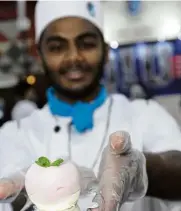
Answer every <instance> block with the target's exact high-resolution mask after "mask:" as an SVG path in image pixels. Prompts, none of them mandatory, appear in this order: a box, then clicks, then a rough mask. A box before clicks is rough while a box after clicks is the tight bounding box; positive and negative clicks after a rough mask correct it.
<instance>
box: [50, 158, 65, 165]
mask: <svg viewBox="0 0 181 211" xmlns="http://www.w3.org/2000/svg"><path fill="white" fill-rule="evenodd" d="M63 162H64V160H63V159H61V158H60V159H58V160H55V161H54V162H53V163H51V166H60V164H61V163H63Z"/></svg>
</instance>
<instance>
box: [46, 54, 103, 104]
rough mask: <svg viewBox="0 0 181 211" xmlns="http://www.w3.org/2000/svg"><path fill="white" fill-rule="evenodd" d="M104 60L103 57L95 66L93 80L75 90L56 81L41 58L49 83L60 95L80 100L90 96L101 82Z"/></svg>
mask: <svg viewBox="0 0 181 211" xmlns="http://www.w3.org/2000/svg"><path fill="white" fill-rule="evenodd" d="M104 61H105V60H104V58H103V59H102V60H101V62H100V63H99V64H98V65H97V67H96V69H97V72H96V74H95V75H94V79H93V81H92V82H91V83H90V84H89V85H88V86H86V87H84V88H83V89H77V90H71V89H67V88H64V87H63V86H61V85H59V84H58V83H56V81H55V79H54V77H53V73H52V71H51V70H50V69H49V68H48V66H47V65H46V62H45V60H43V68H44V71H45V74H46V76H47V77H48V80H49V85H50V86H52V87H53V88H54V89H55V91H56V92H57V93H58V94H59V95H60V96H65V97H66V98H70V99H72V100H81V99H84V98H87V97H89V96H91V95H92V94H93V93H95V92H96V91H97V89H98V88H99V86H100V84H101V79H102V77H103V75H104V63H105V62H104Z"/></svg>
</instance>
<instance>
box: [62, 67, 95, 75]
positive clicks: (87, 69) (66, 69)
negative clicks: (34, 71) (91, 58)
mask: <svg viewBox="0 0 181 211" xmlns="http://www.w3.org/2000/svg"><path fill="white" fill-rule="evenodd" d="M73 71H81V72H92V67H90V66H89V65H76V66H75V65H74V66H67V67H61V68H60V69H59V71H58V73H59V74H61V75H62V74H66V73H68V72H73Z"/></svg>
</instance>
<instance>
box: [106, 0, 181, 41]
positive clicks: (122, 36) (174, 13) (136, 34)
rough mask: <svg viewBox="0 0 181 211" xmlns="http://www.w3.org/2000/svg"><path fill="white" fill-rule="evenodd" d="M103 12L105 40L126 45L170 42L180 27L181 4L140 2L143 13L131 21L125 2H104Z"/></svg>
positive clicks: (175, 2)
mask: <svg viewBox="0 0 181 211" xmlns="http://www.w3.org/2000/svg"><path fill="white" fill-rule="evenodd" d="M103 8H104V32H105V37H106V40H107V41H109V42H111V41H114V40H116V41H118V42H120V43H129V42H134V41H142V40H145V41H146V40H148V41H149V40H155V39H172V38H175V37H176V36H178V33H179V29H180V26H181V1H142V11H141V13H140V14H139V15H138V16H137V17H132V16H130V15H129V14H128V12H127V10H126V2H125V1H107V2H104V3H103Z"/></svg>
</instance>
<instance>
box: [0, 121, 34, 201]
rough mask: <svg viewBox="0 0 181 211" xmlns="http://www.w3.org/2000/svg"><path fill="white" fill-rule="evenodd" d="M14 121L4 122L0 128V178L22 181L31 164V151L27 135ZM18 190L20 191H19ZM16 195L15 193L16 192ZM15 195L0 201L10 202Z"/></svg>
mask: <svg viewBox="0 0 181 211" xmlns="http://www.w3.org/2000/svg"><path fill="white" fill-rule="evenodd" d="M18 125H19V124H18V123H17V122H16V121H11V122H8V123H6V124H4V125H3V126H2V127H1V129H0V179H3V178H6V179H11V180H13V181H14V182H16V181H18V182H20V181H22V182H20V183H21V184H23V185H24V175H25V170H26V169H27V168H28V166H29V165H30V164H31V153H30V151H29V150H28V146H27V142H28V140H27V137H26V135H25V134H24V133H23V130H22V129H21V127H20V126H18ZM19 192H20V191H19ZM16 196H17V194H16ZM16 196H13V197H10V198H8V199H5V200H4V201H0V203H2V202H5V203H6V200H7V203H8V202H12V201H13V200H14V199H15V198H16Z"/></svg>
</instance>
